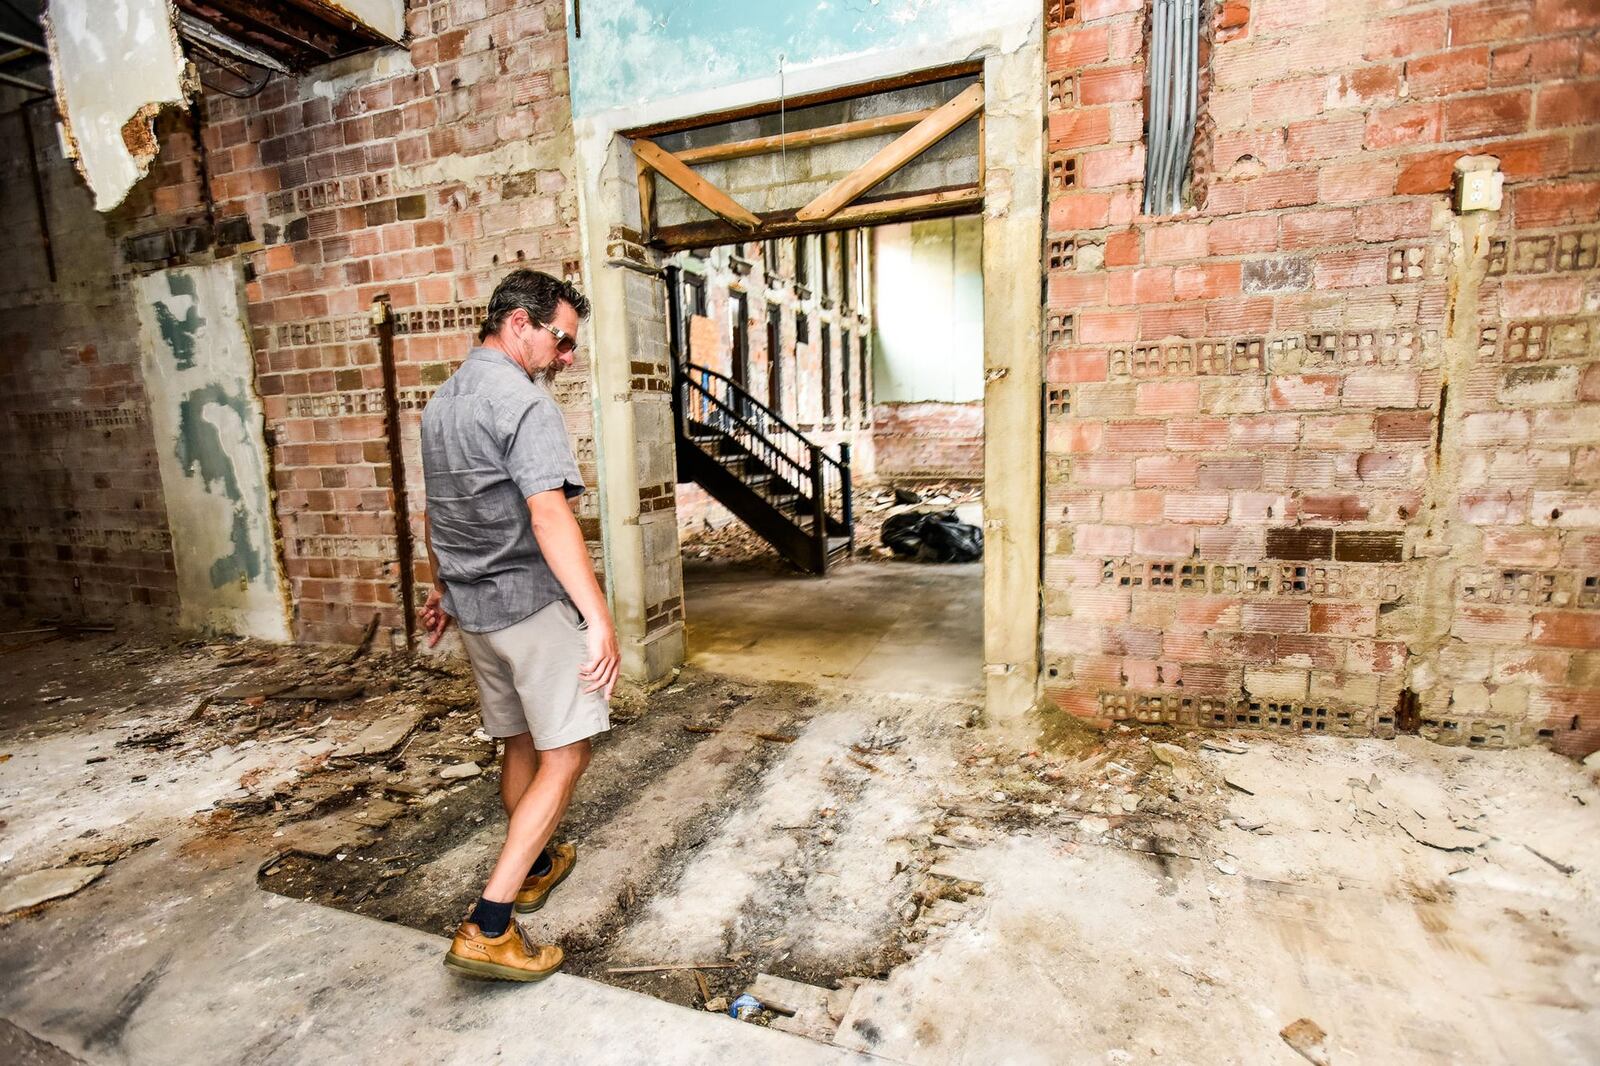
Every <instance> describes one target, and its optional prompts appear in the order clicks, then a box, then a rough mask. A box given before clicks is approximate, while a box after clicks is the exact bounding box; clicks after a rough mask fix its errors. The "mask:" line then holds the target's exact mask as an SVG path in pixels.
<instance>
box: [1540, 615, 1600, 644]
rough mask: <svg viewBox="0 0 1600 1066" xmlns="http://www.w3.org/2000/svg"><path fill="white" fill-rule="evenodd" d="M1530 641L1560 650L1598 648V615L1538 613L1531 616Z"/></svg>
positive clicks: (1599, 631) (1599, 632) (1599, 626)
mask: <svg viewBox="0 0 1600 1066" xmlns="http://www.w3.org/2000/svg"><path fill="white" fill-rule="evenodd" d="M1530 639H1531V640H1532V641H1533V643H1535V644H1549V645H1554V646H1556V647H1562V648H1600V614H1594V613H1590V612H1587V611H1540V612H1538V613H1536V614H1535V615H1534V616H1533V623H1532V633H1531V637H1530Z"/></svg>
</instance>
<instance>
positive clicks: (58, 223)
mask: <svg viewBox="0 0 1600 1066" xmlns="http://www.w3.org/2000/svg"><path fill="white" fill-rule="evenodd" d="M22 95H23V94H21V93H12V94H9V95H5V96H4V99H3V101H0V109H3V110H5V111H7V112H9V113H8V114H7V115H6V116H5V118H4V120H3V121H0V236H3V239H4V245H5V248H6V265H5V267H4V269H3V270H0V346H3V350H4V353H5V359H4V362H3V364H0V604H3V605H4V606H5V608H6V609H7V610H8V611H9V612H10V613H11V614H12V616H13V617H14V618H15V619H16V620H17V621H18V623H19V625H18V626H17V627H15V628H20V627H21V624H22V623H25V621H26V620H28V619H37V618H61V619H67V620H71V621H90V622H112V623H117V624H125V625H131V626H149V625H156V626H164V625H168V624H171V623H172V622H173V621H174V619H175V617H176V607H177V588H176V578H175V574H174V570H173V560H172V537H171V535H170V533H169V531H168V528H167V516H166V504H165V501H164V499H163V497H162V492H161V476H160V472H159V469H158V466H157V456H156V449H157V447H158V442H157V441H156V439H155V435H154V433H153V432H152V430H151V427H150V412H149V405H148V403H147V401H146V397H145V393H144V386H143V381H142V378H141V375H140V370H139V345H138V339H137V338H138V331H139V327H138V322H137V319H136V318H135V315H134V308H133V303H132V301H131V299H130V298H129V294H128V291H127V275H126V273H125V272H124V271H123V270H122V269H121V267H120V264H119V263H118V262H117V254H116V247H115V245H114V243H113V242H112V239H111V237H110V235H109V233H108V231H107V225H106V221H105V219H103V218H102V217H101V216H100V215H98V214H97V213H95V211H94V209H93V205H92V202H91V199H90V196H89V193H88V191H87V189H86V188H85V187H84V186H83V183H82V182H81V180H79V178H78V176H77V174H76V173H75V172H74V171H73V169H72V165H71V163H70V162H68V161H67V160H66V159H64V158H63V157H62V155H61V152H60V148H59V142H58V140H57V138H56V136H55V132H54V128H53V124H52V122H51V121H50V114H51V113H50V109H49V107H48V106H46V105H33V106H30V107H28V108H26V109H24V110H21V111H12V110H11V109H12V108H14V107H16V106H17V105H18V104H19V103H20V98H21V96H22ZM24 122H27V123H29V124H30V125H31V128H32V134H33V138H32V140H33V145H34V149H35V153H36V155H35V158H36V160H37V162H38V165H39V171H40V180H41V183H42V185H43V190H42V191H43V200H44V207H43V210H44V225H42V226H41V224H40V215H39V211H40V208H39V204H38V202H37V201H36V199H35V195H34V186H33V176H32V173H31V172H30V169H29V167H28V151H29V149H28V139H27V138H26V137H25V136H24V132H23V127H22V123H24ZM46 235H47V236H48V238H49V240H50V246H51V254H50V256H49V257H48V258H47V255H46V252H45V248H44V244H43V238H44V237H45V236H46ZM52 262H53V265H54V269H55V273H56V280H55V281H53V282H52V280H51V278H50V271H51V264H52ZM168 443H169V444H170V442H168Z"/></svg>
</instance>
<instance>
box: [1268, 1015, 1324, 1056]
mask: <svg viewBox="0 0 1600 1066" xmlns="http://www.w3.org/2000/svg"><path fill="white" fill-rule="evenodd" d="M1278 1035H1279V1036H1281V1037H1283V1042H1284V1043H1285V1044H1288V1045H1289V1046H1290V1047H1292V1048H1294V1049H1295V1050H1296V1051H1298V1052H1299V1053H1300V1055H1301V1056H1302V1057H1303V1058H1305V1059H1306V1060H1307V1061H1308V1062H1313V1063H1315V1064H1316V1066H1328V1034H1327V1033H1325V1032H1323V1031H1322V1027H1321V1026H1320V1025H1318V1024H1317V1023H1316V1022H1314V1021H1312V1020H1311V1019H1310V1018H1300V1019H1298V1020H1297V1021H1292V1022H1290V1023H1289V1024H1288V1025H1286V1026H1284V1027H1283V1029H1282V1031H1281V1032H1279V1034H1278Z"/></svg>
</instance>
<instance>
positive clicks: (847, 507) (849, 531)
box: [839, 444, 856, 555]
mask: <svg viewBox="0 0 1600 1066" xmlns="http://www.w3.org/2000/svg"><path fill="white" fill-rule="evenodd" d="M850 480H851V479H850V445H848V444H840V445H839V481H840V491H841V492H842V493H843V494H844V500H843V504H844V532H845V536H847V537H849V538H850V554H851V555H854V554H855V551H856V513H855V503H854V501H852V500H851V498H850V497H851V484H850Z"/></svg>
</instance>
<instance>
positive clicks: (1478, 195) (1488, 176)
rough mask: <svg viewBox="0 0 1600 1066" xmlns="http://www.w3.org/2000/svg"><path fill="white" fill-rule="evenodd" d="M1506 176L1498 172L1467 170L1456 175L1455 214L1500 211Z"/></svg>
mask: <svg viewBox="0 0 1600 1066" xmlns="http://www.w3.org/2000/svg"><path fill="white" fill-rule="evenodd" d="M1505 181H1506V176H1505V175H1504V174H1502V173H1500V172H1499V171H1498V170H1468V171H1464V172H1462V173H1459V174H1457V175H1456V213H1457V214H1465V213H1466V212H1468V211H1498V210H1500V198H1501V192H1502V191H1503V189H1504V188H1505Z"/></svg>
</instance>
